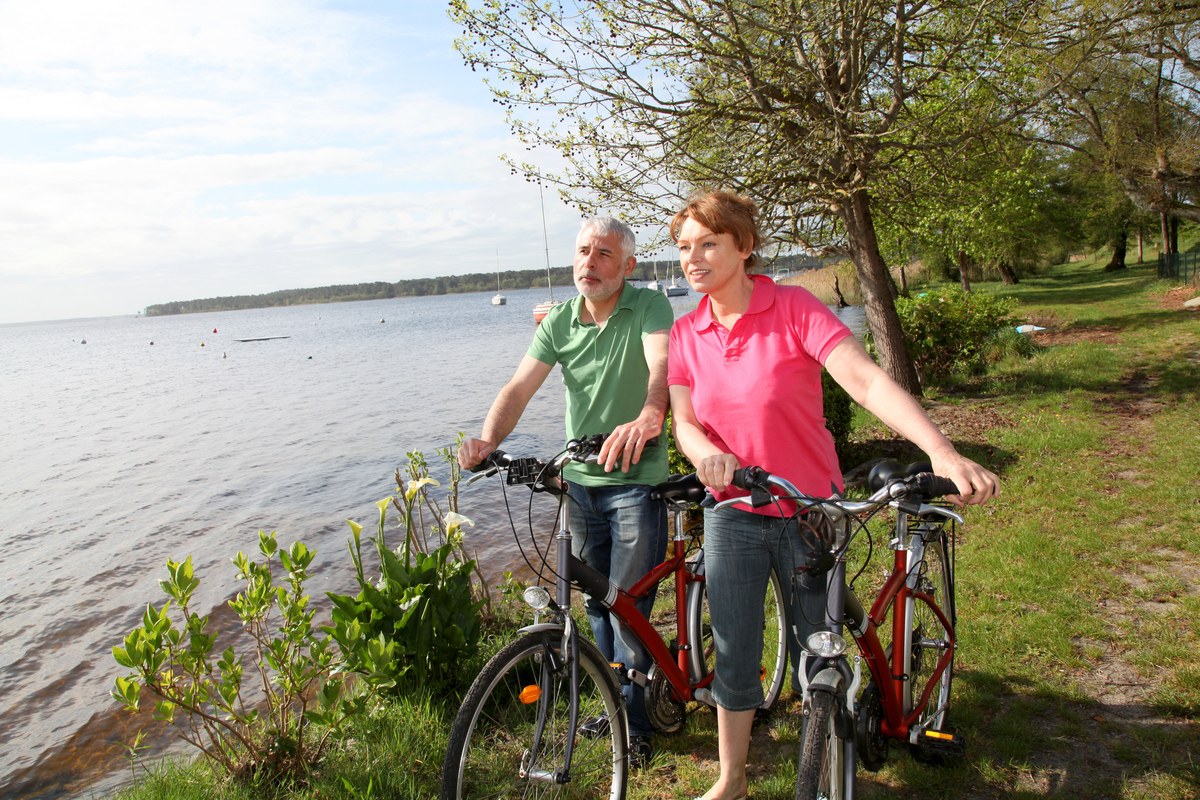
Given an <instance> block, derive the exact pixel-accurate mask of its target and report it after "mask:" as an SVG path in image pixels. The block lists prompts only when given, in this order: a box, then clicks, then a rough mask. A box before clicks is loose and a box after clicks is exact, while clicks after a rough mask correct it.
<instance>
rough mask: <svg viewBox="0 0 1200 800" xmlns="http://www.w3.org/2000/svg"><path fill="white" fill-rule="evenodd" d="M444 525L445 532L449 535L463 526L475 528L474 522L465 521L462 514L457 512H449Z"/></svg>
mask: <svg viewBox="0 0 1200 800" xmlns="http://www.w3.org/2000/svg"><path fill="white" fill-rule="evenodd" d="M445 523H446V530H447V531H449V532H451V533H453V532H454V531H456V530H458V529H459V528H461V527H462V526H463V525H470V526H471V527H472V528H474V527H475V523H474V522H471V520H469V519H467V518H466V517H464V516H463V515H462V514H459V513H458V512H457V511H451V512H450V513H448V514H446V519H445Z"/></svg>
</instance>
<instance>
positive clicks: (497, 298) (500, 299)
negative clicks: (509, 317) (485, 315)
mask: <svg viewBox="0 0 1200 800" xmlns="http://www.w3.org/2000/svg"><path fill="white" fill-rule="evenodd" d="M507 304H508V298H507V297H505V296H504V295H502V294H500V251H499V250H497V251H496V293H495V294H494V295H492V305H494V306H503V305H507Z"/></svg>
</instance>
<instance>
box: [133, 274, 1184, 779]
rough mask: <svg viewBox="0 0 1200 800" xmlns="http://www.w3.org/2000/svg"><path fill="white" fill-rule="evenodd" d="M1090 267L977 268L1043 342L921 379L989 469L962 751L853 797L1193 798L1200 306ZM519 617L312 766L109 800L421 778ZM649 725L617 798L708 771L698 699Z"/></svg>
mask: <svg viewBox="0 0 1200 800" xmlns="http://www.w3.org/2000/svg"><path fill="white" fill-rule="evenodd" d="M1104 263H1105V259H1101V258H1093V259H1086V260H1083V261H1078V262H1075V263H1071V264H1069V265H1061V266H1057V267H1054V268H1052V269H1050V270H1048V271H1046V272H1044V273H1043V274H1040V275H1035V276H1030V277H1026V278H1024V279H1022V282H1021V283H1020V284H1018V285H1016V286H1004V285H1000V284H990V283H978V284H976V286H975V291H976V292H978V293H983V294H991V295H997V296H1004V297H1012V298H1015V300H1016V302H1017V304H1018V305H1017V307H1016V310H1015V316H1016V317H1018V318H1019V319H1020V320H1021V321H1024V322H1028V323H1031V324H1034V325H1037V326H1039V327H1041V328H1043V329H1044V330H1041V331H1038V332H1036V333H1034V334H1033V335H1032V339H1033V341H1034V342H1035V343H1036V344H1037V345H1038V346H1039V347H1038V348H1037V350H1036V352H1033V353H1032V355H1029V354H1028V353H1024V354H1022V353H1017V352H1013V353H1008V354H1004V353H1001V354H999V355H998V356H995V357H994V358H993V360H991V362H990V363H988V364H987V365H986V366H985V367H984V371H983V372H982V373H980V374H966V375H962V376H958V377H953V378H951V379H949V380H947V381H945V382H943V383H942V384H940V385H939V386H937V387H929V391H928V392H927V394H928V400H927V405H928V407H929V409H930V413H931V415H932V416H933V417H934V419H935V420H936V421H937V422H938V423H939V424H940V425H942V426H943V428H944V429H945V430H946V432H947V433H948V435H949V436H950V437H951V439H953V440H954V442H955V443H956V445H957V446H959V447H960V449H961V450H962V451H963V452H964V453H965V454H966V455H968V456H970V457H972V458H974V459H976V460H978V461H980V462H981V463H984V464H986V465H988V466H990V467H991V468H992V469H993V470H995V471H996V472H998V473H999V474H1000V476H1001V478H1002V480H1003V495H1002V496H1001V497H1000V498H999V499H998V500H997V501H996V502H995V503H993V504H991V505H989V506H988V507H986V508H984V509H971V510H970V511H969V512H967V515H966V516H967V525H966V527H965V528H964V529H963V530H962V531H961V534H960V537H959V540H958V549H957V567H958V576H959V583H958V586H959V597H958V608H959V625H960V633H959V635H960V647H959V651H958V654H957V665H956V666H957V672H956V676H955V688H954V704H953V706H952V711H951V719H952V723H953V724H954V725H955V726H956V728H957V730H958V732H959V733H961V734H962V735H964V737H965V738H966V741H967V748H968V749H967V755H966V757H965V758H964V759H962V760H961V761H958V762H954V763H950V764H946V765H942V766H938V767H933V766H927V765H923V764H919V763H917V762H915V761H913V760H911V759H910V758H909V757H908V756H907V755H906V754H902V753H901V752H900V750H899V748H893V750H892V756H893V757H892V760H891V761H890V762H889V764H888V765H887V766H885V767H884V768H883V769H882V770H881V771H880V772H878V773H873V774H872V773H866V772H860V782H859V785H860V792H861V796H862V797H864V798H872V797H889V798H893V797H901V798H906V797H907V798H935V797H936V798H980V797H989V798H990V797H1003V798H1028V797H1042V796H1051V795H1055V796H1067V797H1088V798H1161V799H1162V800H1168V799H1171V800H1174V799H1175V798H1189V797H1191V798H1195V797H1198V796H1200V721H1198V719H1200V448H1197V447H1196V446H1195V430H1196V423H1197V416H1196V408H1197V400H1200V397H1198V395H1200V315H1198V314H1200V312H1193V311H1188V310H1185V309H1184V308H1183V307H1182V303H1183V301H1184V300H1186V299H1188V298H1190V297H1192V296H1194V295H1195V294H1196V293H1197V292H1195V291H1192V292H1187V291H1181V290H1180V289H1178V288H1177V287H1175V286H1173V285H1171V284H1167V283H1163V282H1160V281H1158V280H1156V278H1155V275H1154V268H1153V266H1151V265H1138V266H1135V267H1132V268H1130V269H1128V270H1125V271H1121V272H1116V273H1105V272H1103V271H1102V270H1103V266H1104ZM997 359H998V360H997ZM849 438H850V440H849V442H848V444H847V445H846V446H845V447H844V448H843V453H842V457H843V467H844V468H846V469H849V468H850V467H852V466H854V465H855V464H857V463H860V462H862V461H866V460H868V459H871V458H876V457H879V456H884V455H888V456H895V457H898V458H901V459H915V458H916V457H917V456H918V455H919V454H917V453H916V452H914V451H913V450H912V448H911V447H910V446H908V445H907V444H905V443H903V442H900V441H898V440H897V439H896V438H895V437H894V436H893V435H892V434H891V432H890V431H887V430H886V429H884V428H883V427H882V426H881V425H880V424H879V423H878V422H877V421H876V420H874V418H872V417H871V416H870V415H868V414H866V413H865V412H863V411H862V410H861V409H855V411H854V418H853V426H852V430H851V433H850V437H849ZM289 533H292V532H281V533H280V538H281V539H286V540H290V539H291V537H290V536H289V535H288V534H289ZM876 545H877V549H878V548H879V547H880V546H881V543H880V542H879V541H878V539H877V540H876ZM882 545H883V546H885V545H886V542H883V543H882ZM881 563H882V562H879V561H876V562H874V563H873V564H872V567H871V568H872V569H876V568H877V567H878V568H882V567H881V566H880V565H881ZM529 616H530V615H527V614H525V613H524V612H523V611H522V610H521V609H520V608H518V607H515V606H508V605H504V604H503V603H502V602H501V603H499V604H498V606H497V608H496V609H494V613H493V619H492V622H491V623H490V624H489V625H487V626H486V627H485V629H484V631H483V640H482V648H481V652H480V653H479V654H478V655H477V656H475V657H473V658H471V659H469V660H468V661H466V662H464V663H463V664H462V666H461V669H460V670H459V672H458V676H457V680H456V681H451V685H450V688H449V690H447V689H446V687H445V685H440V686H438V687H436V688H423V687H421V686H419V685H415V686H413V687H411V688H410V689H409V690H408V691H406V692H404V693H402V694H400V695H398V696H396V697H394V698H392V699H389V700H387V701H382V700H376V699H371V700H369V702H368V703H367V710H366V712H365V713H364V714H362V715H359V716H357V717H354V718H352V719H351V720H349V721H348V722H347V723H346V725H347V726H348V727H349V730H350V735H349V736H348V737H347V738H346V739H344V740H342V741H341V742H339V743H338V744H337V745H336V746H333V747H330V749H329V750H328V753H327V755H326V756H325V758H324V760H323V761H322V762H321V763H320V764H319V766H318V767H317V769H316V770H315V771H314V772H313V773H311V775H310V776H309V777H308V778H307V780H303V781H299V782H293V783H290V784H284V785H279V786H276V787H274V788H273V789H271V790H270V791H269V792H268V790H267V788H266V787H264V786H261V785H258V786H255V785H247V784H244V783H237V782H232V781H229V780H227V779H225V778H223V777H221V776H219V775H218V774H216V773H215V772H213V771H212V769H211V768H210V767H209V766H208V765H207V764H205V763H199V762H194V761H190V760H189V761H182V760H176V761H171V762H159V763H153V764H148V763H144V762H142V761H140V760H139V761H136V762H135V764H134V765H133V769H134V771H135V774H136V775H137V782H136V783H135V784H134V785H133V786H132V787H130V788H129V789H127V790H125V791H123V792H121V793H120V795H119V796H120V797H122V798H127V799H128V800H135V799H136V800H169V799H170V798H180V800H182V799H183V798H193V797H195V798H200V797H204V798H212V797H217V798H231V799H232V798H259V797H263V796H264V795H269V796H275V797H279V798H289V800H290V799H291V798H295V800H307V799H308V798H351V799H361V800H366V798H430V797H436V796H437V793H438V784H439V777H440V769H441V761H442V755H443V753H444V752H445V747H446V738H447V733H448V729H449V725H450V721H451V720H452V719H453V716H454V713H455V712H456V710H457V706H458V703H459V699H460V697H461V693H462V692H463V691H465V688H466V686H467V685H469V683H470V680H471V678H472V677H473V676H474V674H476V673H477V672H478V670H479V668H480V667H481V665H482V664H483V663H484V661H485V660H486V658H487V657H488V656H489V655H490V654H491V653H492V652H494V651H495V650H496V649H497V648H498V647H499V646H500V645H501V644H503V643H504V642H505V641H506V640H507V638H508V637H509V636H510V634H511V631H512V628H513V627H514V626H515V625H517V624H521V623H524V622H526V621H529V620H528V617H529ZM799 711H800V709H799V702H798V700H797V699H796V698H795V697H794V696H788V695H787V694H785V698H784V699H783V700H781V702H780V704H779V706H778V707H777V709H776V710H775V711H774V712H773V713H772V715H771V716H770V717H768V718H767V719H766V720H765V721H764V722H763V723H762V724H760V725H759V726H758V727H757V728H756V730H755V734H754V738H753V742H752V749H751V761H752V767H751V776H752V780H753V781H754V783H753V784H752V786H751V796H752V797H754V798H756V800H766V799H767V798H780V799H782V798H790V797H791V796H792V793H793V782H794V779H795V758H796V755H797V748H798V730H799V723H798V720H799ZM656 744H657V751H658V752H657V755H656V758H655V760H654V762H653V763H652V764H651V766H650V768H649V769H648V770H646V771H644V772H641V773H637V774H636V775H635V777H634V779H633V781H632V786H631V791H630V793H629V796H630V797H631V798H635V799H636V798H675V797H691V796H695V795H698V794H700V793H702V792H703V791H704V790H705V789H706V788H707V787H708V785H710V783H711V782H712V780H713V779H714V777H715V775H716V765H717V761H716V721H715V716H714V715H713V714H712V713H710V712H709V711H708V710H706V709H698V710H696V711H695V713H693V714H691V715H690V716H689V718H688V721H687V724H686V726H685V727H684V729H683V730H682V731H681V732H680V733H678V734H675V735H672V736H661V737H658V738H657V742H656ZM189 755H190V754H189Z"/></svg>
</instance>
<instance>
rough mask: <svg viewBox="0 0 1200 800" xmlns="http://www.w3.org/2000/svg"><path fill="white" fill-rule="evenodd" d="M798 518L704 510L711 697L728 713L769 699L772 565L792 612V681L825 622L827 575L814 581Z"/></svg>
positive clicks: (755, 705)
mask: <svg viewBox="0 0 1200 800" xmlns="http://www.w3.org/2000/svg"><path fill="white" fill-rule="evenodd" d="M810 549H811V548H809V546H808V544H807V543H806V542H805V540H804V538H803V537H802V536H801V535H800V531H799V526H798V525H797V523H796V521H795V520H791V521H788V522H787V523H786V525H785V522H784V520H782V519H780V518H779V517H768V516H766V515H764V514H752V513H750V512H749V511H742V510H740V509H737V508H723V509H720V510H712V509H705V511H704V571H705V580H706V581H707V589H708V611H709V616H710V619H711V622H712V634H713V644H714V646H715V648H716V668H715V673H716V674H715V675H714V676H713V684H712V692H713V698H714V699H715V700H716V702H717V705H719V706H720V707H721V708H724V709H726V710H728V711H749V710H750V709H754V708H758V706H759V704H761V703H762V701H763V691H762V678H761V674H760V671H759V669H760V664H761V656H762V650H763V601H764V599H765V598H766V594H767V583H768V582H769V581H770V579H771V567H774V568H775V570H776V571H777V572H778V574H779V582H780V585H781V588H782V589H783V601H784V603H785V605H786V608H787V609H788V610H789V612H790V613H789V614H788V626H787V628H788V629H787V631H786V638H787V642H788V656H789V658H790V659H791V662H792V675H793V677H792V684H793V686H799V682H798V681H797V680H796V678H795V671H796V669H797V668H798V666H799V664H800V653H801V652H802V651H803V648H802V647H801V642H804V641H805V640H807V639H808V635H809V634H810V633H812V632H813V630H814V629H815V628H817V627H820V626H821V625H822V624H823V623H824V622H825V577H826V576H824V575H823V576H820V577H818V578H811V577H810V576H809V575H808V574H807V573H805V572H797V571H796V567H799V566H804V564H805V560H806V558H807V556H808V554H809V552H810Z"/></svg>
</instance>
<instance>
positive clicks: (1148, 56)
mask: <svg viewBox="0 0 1200 800" xmlns="http://www.w3.org/2000/svg"><path fill="white" fill-rule="evenodd" d="M1089 24H1090V25H1091V30H1092V35H1094V37H1095V40H1096V42H1097V47H1096V51H1095V57H1094V58H1093V59H1092V60H1091V61H1090V62H1089V63H1088V64H1087V66H1086V67H1085V68H1080V67H1079V65H1071V67H1070V69H1069V73H1067V72H1064V71H1062V70H1061V69H1059V67H1058V65H1056V64H1054V63H1053V62H1049V67H1050V73H1051V74H1052V79H1053V80H1054V82H1055V86H1056V90H1055V92H1054V93H1053V94H1052V95H1051V96H1050V97H1049V100H1050V102H1048V103H1047V105H1046V106H1045V107H1044V108H1043V113H1042V120H1043V122H1044V125H1045V129H1044V130H1045V135H1044V136H1043V137H1042V138H1043V141H1048V142H1052V143H1054V144H1056V145H1059V146H1062V147H1065V148H1068V149H1070V150H1071V151H1073V152H1075V153H1077V154H1079V155H1080V156H1083V157H1084V158H1086V159H1088V160H1090V161H1091V162H1092V164H1093V166H1094V167H1095V168H1096V169H1099V170H1103V171H1105V172H1107V173H1108V174H1110V175H1111V176H1112V177H1113V178H1114V179H1115V180H1116V181H1118V182H1119V184H1120V186H1121V188H1122V190H1123V191H1124V193H1125V195H1126V196H1127V197H1128V198H1129V201H1130V202H1131V203H1132V204H1133V205H1134V206H1136V207H1137V208H1138V209H1139V210H1141V211H1143V212H1146V213H1150V214H1153V215H1155V216H1156V217H1158V218H1159V220H1160V224H1161V227H1162V235H1163V239H1164V247H1168V248H1169V243H1170V241H1171V235H1170V232H1169V228H1170V220H1171V219H1187V220H1192V221H1200V4H1197V3H1186V2H1185V3H1179V2H1173V1H1171V0H1145V1H1144V2H1143V1H1142V0H1136V2H1134V3H1133V4H1132V5H1115V6H1112V7H1110V8H1106V9H1105V10H1104V12H1103V14H1101V15H1099V16H1097V17H1096V18H1094V19H1093V20H1091V21H1090V23H1089ZM1080 35H1081V36H1082V35H1087V34H1086V33H1084V32H1082V28H1081V33H1080Z"/></svg>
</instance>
